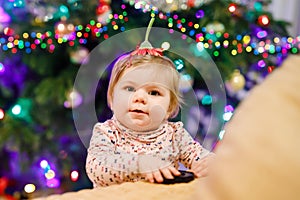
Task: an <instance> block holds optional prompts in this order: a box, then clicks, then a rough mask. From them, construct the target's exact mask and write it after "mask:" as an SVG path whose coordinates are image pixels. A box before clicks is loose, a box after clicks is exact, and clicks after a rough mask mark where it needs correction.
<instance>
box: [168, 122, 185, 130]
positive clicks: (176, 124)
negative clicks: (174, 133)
mask: <svg viewBox="0 0 300 200" xmlns="http://www.w3.org/2000/svg"><path fill="white" fill-rule="evenodd" d="M168 126H169V127H171V128H172V129H174V130H181V129H184V128H183V123H182V122H181V121H177V122H168Z"/></svg>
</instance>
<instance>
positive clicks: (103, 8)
mask: <svg viewBox="0 0 300 200" xmlns="http://www.w3.org/2000/svg"><path fill="white" fill-rule="evenodd" d="M109 10H110V6H109V5H108V4H99V5H98V7H97V9H96V14H97V15H102V14H103V13H106V12H108V11H109Z"/></svg>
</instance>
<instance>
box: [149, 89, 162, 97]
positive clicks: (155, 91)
mask: <svg viewBox="0 0 300 200" xmlns="http://www.w3.org/2000/svg"><path fill="white" fill-rule="evenodd" d="M148 94H150V95H153V96H160V95H161V93H160V92H159V91H157V90H152V91H150V92H149V93H148Z"/></svg>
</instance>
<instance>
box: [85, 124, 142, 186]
mask: <svg viewBox="0 0 300 200" xmlns="http://www.w3.org/2000/svg"><path fill="white" fill-rule="evenodd" d="M115 142H116V137H115V136H114V134H113V133H112V132H109V131H107V130H106V131H104V130H103V129H102V128H101V123H97V124H96V125H95V127H94V129H93V136H92V138H91V141H90V146H89V148H88V155H87V160H86V171H87V175H88V177H89V178H90V180H91V181H92V182H93V184H94V186H107V185H110V184H114V183H121V182H123V179H124V177H126V176H130V175H132V174H134V173H137V172H138V166H137V165H138V162H137V155H134V154H129V153H128V154H125V153H124V154H123V153H122V154H120V153H117V152H115V145H114V144H115Z"/></svg>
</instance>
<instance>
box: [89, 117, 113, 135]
mask: <svg viewBox="0 0 300 200" xmlns="http://www.w3.org/2000/svg"><path fill="white" fill-rule="evenodd" d="M115 130H117V128H116V126H115V124H114V123H113V121H112V120H111V119H109V120H106V121H105V122H97V123H96V124H95V126H94V132H95V131H101V132H105V133H112V132H114V131H115Z"/></svg>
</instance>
